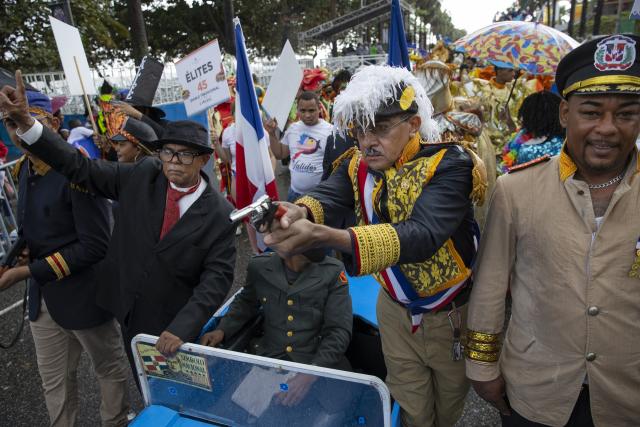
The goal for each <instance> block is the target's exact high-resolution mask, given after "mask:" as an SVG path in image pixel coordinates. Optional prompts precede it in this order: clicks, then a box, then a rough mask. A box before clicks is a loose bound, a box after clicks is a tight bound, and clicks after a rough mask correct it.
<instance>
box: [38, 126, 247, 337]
mask: <svg viewBox="0 0 640 427" xmlns="http://www.w3.org/2000/svg"><path fill="white" fill-rule="evenodd" d="M27 148H28V149H29V150H30V151H32V152H33V153H34V154H35V155H36V156H38V157H39V158H41V159H43V160H44V161H46V162H47V163H48V164H49V165H51V166H52V167H53V168H54V169H56V170H57V171H59V172H60V173H62V174H63V175H65V176H66V177H67V178H68V179H69V180H70V181H72V182H74V183H77V184H79V185H81V186H83V187H85V188H87V189H88V190H89V191H90V192H94V193H96V194H98V195H101V196H103V197H106V198H109V199H113V200H117V201H118V202H119V203H120V205H119V208H118V213H117V218H116V219H115V226H114V230H113V235H112V238H111V242H110V244H109V250H108V252H107V257H106V259H105V261H104V265H103V269H102V275H101V278H100V283H99V289H98V293H97V301H98V304H99V305H100V306H102V307H104V308H106V309H107V310H109V311H111V312H112V313H113V314H115V316H116V317H117V319H118V321H119V322H120V324H121V325H122V327H123V329H124V330H125V331H126V332H127V334H126V335H128V336H133V335H135V334H137V333H149V334H154V335H159V334H160V333H161V332H163V331H164V330H167V331H169V332H171V333H172V334H174V335H177V336H178V337H180V338H181V339H182V340H183V341H185V342H186V341H192V340H194V339H195V338H196V337H197V336H198V334H199V332H200V328H201V327H202V326H203V325H204V324H205V323H206V322H207V320H208V319H209V318H210V317H211V315H212V314H213V313H214V312H215V310H216V309H217V308H218V306H219V305H220V304H221V303H222V302H223V300H224V298H225V296H226V294H227V292H228V291H229V289H230V287H231V283H232V281H233V270H234V264H235V255H236V250H235V235H234V232H235V227H233V226H232V224H231V223H230V222H229V213H230V212H231V210H232V207H231V205H230V204H229V203H228V202H227V201H226V200H225V198H224V197H222V195H221V194H220V193H218V192H216V191H214V190H213V189H212V188H211V186H210V185H207V187H206V190H205V191H204V193H202V195H201V196H200V197H199V198H198V199H197V200H196V201H195V202H194V204H193V205H192V206H191V207H190V208H189V209H188V210H187V212H185V214H184V215H183V216H182V218H180V220H179V221H178V222H177V223H176V225H175V226H174V227H173V228H172V229H171V230H170V231H169V233H168V234H167V235H166V236H165V237H164V238H163V239H162V240H159V237H160V229H161V227H162V221H163V217H164V208H165V202H166V193H167V185H168V181H167V178H166V177H165V175H164V174H163V172H162V163H161V162H160V160H158V159H156V158H154V157H145V158H144V159H143V160H141V161H139V162H137V163H134V164H122V163H114V162H108V161H103V160H89V159H87V158H86V157H84V156H82V154H80V152H78V151H77V150H76V149H74V148H73V147H71V146H70V145H69V144H67V143H66V142H64V140H62V139H61V138H60V137H59V136H58V135H57V134H55V133H53V132H51V131H50V130H48V129H47V128H44V130H43V133H42V136H41V137H40V139H39V140H38V141H37V142H36V143H34V144H33V145H30V146H27ZM203 179H206V177H204V176H203Z"/></svg>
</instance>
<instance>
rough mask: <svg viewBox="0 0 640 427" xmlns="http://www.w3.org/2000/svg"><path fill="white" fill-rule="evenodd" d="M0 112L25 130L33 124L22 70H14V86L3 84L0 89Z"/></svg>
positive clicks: (18, 127)
mask: <svg viewBox="0 0 640 427" xmlns="http://www.w3.org/2000/svg"><path fill="white" fill-rule="evenodd" d="M0 112H2V115H3V117H4V118H5V121H6V119H9V120H11V121H12V122H13V123H12V124H10V125H13V124H15V127H16V128H17V129H19V130H20V131H21V132H25V131H27V130H29V128H31V126H33V122H34V119H33V117H31V115H30V114H29V102H28V101H27V91H26V89H25V87H24V82H23V80H22V72H21V71H20V70H18V71H16V87H15V88H13V87H11V86H4V87H3V88H2V89H1V90H0Z"/></svg>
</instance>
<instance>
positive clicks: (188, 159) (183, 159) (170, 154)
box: [158, 148, 202, 166]
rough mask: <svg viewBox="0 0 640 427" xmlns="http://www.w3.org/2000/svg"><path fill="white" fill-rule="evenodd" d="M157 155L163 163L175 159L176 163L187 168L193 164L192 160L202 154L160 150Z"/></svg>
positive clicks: (167, 149)
mask: <svg viewBox="0 0 640 427" xmlns="http://www.w3.org/2000/svg"><path fill="white" fill-rule="evenodd" d="M158 155H159V157H160V160H162V161H163V162H167V163H168V162H172V161H173V158H174V157H177V158H178V163H180V164H183V165H187V166H188V165H190V164H193V159H195V158H196V157H198V156H201V155H202V153H196V152H193V151H173V150H170V149H169V148H162V149H161V150H160V151H159V152H158Z"/></svg>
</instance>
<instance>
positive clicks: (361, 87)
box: [333, 65, 439, 142]
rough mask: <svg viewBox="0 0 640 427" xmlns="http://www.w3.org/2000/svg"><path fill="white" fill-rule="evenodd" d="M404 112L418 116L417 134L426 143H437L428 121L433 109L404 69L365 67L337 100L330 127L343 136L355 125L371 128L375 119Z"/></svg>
mask: <svg viewBox="0 0 640 427" xmlns="http://www.w3.org/2000/svg"><path fill="white" fill-rule="evenodd" d="M403 113H406V114H411V113H413V114H418V115H419V116H420V118H421V119H422V124H421V126H420V135H421V136H422V138H423V139H424V140H425V141H427V142H437V141H438V140H439V132H438V127H437V125H436V123H435V122H434V121H433V120H432V119H431V116H432V115H433V106H432V105H431V102H430V101H429V98H428V97H427V94H426V93H425V91H424V88H423V87H422V85H421V84H420V82H419V81H418V79H416V77H415V76H414V75H413V74H411V72H410V71H409V70H407V69H406V68H401V67H390V66H388V65H368V66H365V67H362V68H361V69H360V70H358V71H357V72H356V73H355V74H354V75H353V77H352V78H351V81H350V82H349V84H348V85H347V87H346V89H344V90H343V91H342V92H340V95H338V96H337V97H336V100H335V104H334V106H333V124H334V125H335V126H336V128H337V130H338V131H339V132H341V133H344V132H345V131H347V130H349V129H351V128H353V127H356V126H357V127H360V128H362V129H367V128H370V127H373V126H375V121H376V118H378V119H380V118H382V117H388V116H392V115H399V114H403Z"/></svg>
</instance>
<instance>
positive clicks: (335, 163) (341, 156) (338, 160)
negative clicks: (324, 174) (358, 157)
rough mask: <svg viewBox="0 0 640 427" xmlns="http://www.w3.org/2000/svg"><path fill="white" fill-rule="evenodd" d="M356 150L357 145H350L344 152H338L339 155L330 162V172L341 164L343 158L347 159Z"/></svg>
mask: <svg viewBox="0 0 640 427" xmlns="http://www.w3.org/2000/svg"><path fill="white" fill-rule="evenodd" d="M357 151H358V147H351V148H349V149H348V150H347V151H345V152H344V153H342V154H340V157H338V158H337V159H335V160H334V161H333V163H331V173H334V172H335V171H336V169H338V167H339V166H340V165H341V164H342V162H343V161H344V160H345V159H349V158H351V157H353V155H354V154H355V153H356V152H357Z"/></svg>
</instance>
